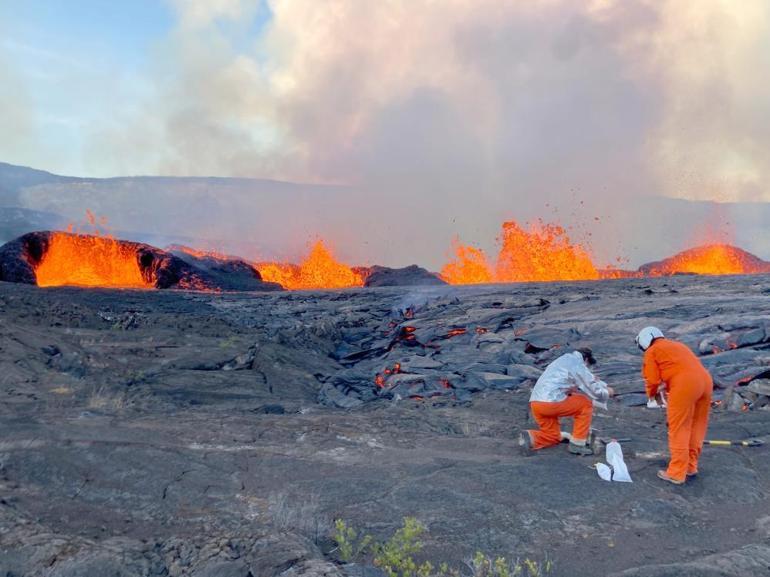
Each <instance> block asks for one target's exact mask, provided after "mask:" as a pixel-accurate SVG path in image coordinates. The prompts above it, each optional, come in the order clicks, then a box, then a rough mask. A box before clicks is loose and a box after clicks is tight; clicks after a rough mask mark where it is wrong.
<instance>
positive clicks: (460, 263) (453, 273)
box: [440, 239, 493, 284]
mask: <svg viewBox="0 0 770 577" xmlns="http://www.w3.org/2000/svg"><path fill="white" fill-rule="evenodd" d="M452 245H453V247H452V248H453V249H454V251H455V257H454V260H452V261H450V262H448V263H447V264H445V265H444V268H442V269H441V273H440V274H441V278H442V279H444V280H445V281H446V282H448V283H449V284H483V283H490V282H493V279H492V270H491V268H490V266H489V263H488V262H487V257H486V255H485V254H484V251H483V250H481V249H479V248H475V247H472V246H466V245H463V244H460V242H459V241H458V240H457V239H455V240H454V241H453V242H452Z"/></svg>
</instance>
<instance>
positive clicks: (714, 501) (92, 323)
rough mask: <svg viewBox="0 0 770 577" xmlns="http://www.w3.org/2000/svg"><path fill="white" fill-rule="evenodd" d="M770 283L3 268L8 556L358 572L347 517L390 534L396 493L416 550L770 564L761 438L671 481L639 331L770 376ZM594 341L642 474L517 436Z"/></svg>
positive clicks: (598, 568) (230, 572)
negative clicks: (156, 285)
mask: <svg viewBox="0 0 770 577" xmlns="http://www.w3.org/2000/svg"><path fill="white" fill-rule="evenodd" d="M769 287H770V282H769V281H768V277H766V276H755V277H732V278H696V277H675V278H668V279H635V280H618V281H603V282H599V283H573V284H544V285H508V286H485V287H426V288H424V289H418V288H414V287H412V288H402V289H399V288H381V289H361V290H350V291H342V292H315V293H305V292H302V293H300V292H287V293H265V294H256V293H246V294H205V293H184V292H161V291H146V292H123V291H95V290H77V289H55V290H41V289H38V288H36V287H32V286H22V285H11V284H5V283H0V575H3V576H11V575H13V576H20V575H45V576H57V577H64V576H68V577H75V576H89V577H90V576H94V577H96V576H100V577H101V576H107V575H110V576H151V575H158V576H162V575H172V576H173V575H194V576H212V577H213V576H222V577H230V576H232V577H247V576H249V575H251V576H253V577H262V576H270V575H281V576H284V577H288V576H299V575H306V576H320V575H326V576H337V575H345V574H350V575H359V574H365V573H366V571H365V570H364V568H362V567H361V566H356V567H353V568H351V567H346V566H342V565H339V564H337V563H336V561H337V553H336V552H335V551H334V550H333V544H332V543H331V542H330V541H329V534H330V528H331V523H332V520H333V519H335V518H342V519H345V520H346V521H348V522H349V523H350V524H352V525H354V526H355V527H358V528H361V529H363V530H365V531H368V532H370V533H372V534H373V535H374V536H376V537H378V538H384V537H386V536H387V535H389V534H391V533H392V532H393V530H394V529H395V528H397V527H398V526H399V525H400V523H401V521H402V519H403V518H404V517H405V516H415V517H417V518H418V519H420V520H421V521H422V522H423V523H424V524H425V525H426V526H427V528H428V530H429V534H428V535H427V537H426V538H425V539H424V541H425V545H426V548H425V550H424V556H425V557H426V558H429V559H431V560H433V561H434V562H435V561H441V560H446V561H448V562H449V563H450V564H454V565H455V566H458V567H461V568H462V567H463V563H464V562H465V561H466V560H467V559H468V558H470V557H471V556H472V555H473V553H474V552H475V551H477V550H481V551H484V552H486V553H488V554H490V555H497V554H500V555H505V556H508V557H511V558H515V557H520V558H525V557H526V558H532V559H537V560H543V559H545V558H546V557H547V558H548V559H551V560H552V561H553V565H554V568H553V570H552V571H551V573H550V575H557V576H574V575H613V574H615V575H626V576H630V575H633V576H645V577H651V576H664V575H702V576H712V575H714V576H716V575H720V576H733V575H734V576H738V575H741V576H743V575H765V574H770V502H769V501H768V494H769V492H770V458H768V453H770V449H768V446H770V445H765V446H762V447H752V448H741V447H735V448H706V449H705V454H704V456H703V459H702V472H701V475H700V476H699V477H698V478H696V479H695V480H693V481H689V482H688V483H687V485H686V486H684V487H674V486H670V485H666V484H664V483H662V482H660V481H659V480H658V479H656V477H655V472H656V470H657V469H658V468H660V467H661V466H662V465H663V464H664V462H665V449H666V445H665V441H664V437H665V424H664V414H663V412H662V411H661V410H653V409H647V408H645V407H643V406H639V403H640V402H641V401H642V400H643V399H642V395H640V394H639V393H640V392H641V391H642V390H643V386H642V382H641V379H640V377H639V374H638V373H639V365H640V354H639V351H638V350H636V349H635V346H634V343H633V337H634V335H635V333H636V331H637V330H638V329H639V328H641V327H642V326H644V325H647V324H657V325H658V326H660V327H661V328H663V329H664V330H665V331H667V332H668V333H669V334H670V335H671V336H675V337H678V338H681V339H683V340H684V341H685V342H687V343H688V344H689V345H690V346H692V347H693V348H694V349H695V350H697V351H699V352H700V353H701V354H703V357H702V358H703V360H704V363H706V364H707V366H708V367H709V368H710V370H711V371H712V373H713V374H714V376H715V380H716V381H717V383H718V384H719V385H720V386H722V387H729V386H732V385H735V384H736V383H738V382H739V381H742V382H746V381H747V380H748V379H750V378H753V377H756V376H761V375H762V373H763V372H764V371H767V370H768V369H770V350H769V349H770V338H769V337H770V301H768V292H769V290H768V289H769ZM584 345H588V346H592V347H593V348H594V352H595V355H596V357H597V359H598V361H599V367H598V373H599V374H600V375H601V376H602V377H603V378H604V379H606V380H607V382H608V383H610V384H611V385H612V386H614V387H615V388H616V389H617V390H618V391H619V393H621V394H620V395H619V396H618V397H617V398H616V399H615V400H613V402H611V403H610V406H609V410H608V411H607V412H604V413H599V414H598V415H597V416H596V419H595V427H596V428H597V429H598V430H599V433H600V434H601V435H604V436H622V437H629V438H630V439H631V440H630V441H628V442H625V443H623V446H624V450H625V453H626V457H627V463H628V465H629V469H630V471H631V475H632V477H633V479H634V483H633V484H622V483H607V482H604V481H601V480H600V479H599V477H598V476H597V474H596V472H595V471H594V470H592V469H591V467H590V466H591V465H592V464H593V463H594V462H596V461H597V460H599V458H578V457H573V456H570V455H568V454H567V452H566V450H565V448H564V447H557V448H554V449H549V450H546V451H542V452H540V453H538V454H537V455H535V456H532V457H524V456H522V455H520V454H519V452H518V450H517V444H516V438H517V435H518V433H519V431H520V430H521V429H522V428H526V427H527V426H530V423H529V422H528V412H527V397H528V391H529V389H530V387H531V384H532V382H533V380H534V379H535V378H536V377H537V374H538V373H539V370H540V369H542V367H543V366H544V365H545V364H547V362H548V361H549V360H550V359H552V358H554V357H555V356H557V355H558V354H561V353H562V352H564V351H566V350H569V348H570V347H574V346H584ZM396 366H398V367H399V368H397V369H396V370H392V369H393V368H394V367H396ZM386 369H387V370H388V371H390V373H388V372H387V371H386ZM377 374H380V375H381V377H382V378H381V380H380V383H381V385H382V386H381V387H378V386H377V385H375V377H376V375H377ZM742 388H743V387H742ZM725 404H726V403H725ZM723 406H724V404H723ZM341 407H348V408H341ZM734 408H735V407H734ZM709 436H710V437H713V438H735V439H746V438H765V439H769V440H770V412H768V411H767V410H766V409H759V408H757V409H756V410H746V411H740V410H738V411H729V410H723V409H718V410H715V411H714V413H713V418H712V425H711V429H710V433H709ZM466 573H467V570H466Z"/></svg>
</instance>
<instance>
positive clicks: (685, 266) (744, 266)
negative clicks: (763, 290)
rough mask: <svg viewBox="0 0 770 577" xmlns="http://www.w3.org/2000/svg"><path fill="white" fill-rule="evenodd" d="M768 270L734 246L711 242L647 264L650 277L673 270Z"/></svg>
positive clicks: (697, 271)
mask: <svg viewBox="0 0 770 577" xmlns="http://www.w3.org/2000/svg"><path fill="white" fill-rule="evenodd" d="M764 272H770V265H768V263H766V262H764V261H762V260H760V259H758V258H756V257H755V256H754V255H752V254H750V253H747V252H746V251H743V250H741V249H739V248H737V247H734V246H731V245H728V244H712V245H706V246H699V247H696V248H691V249H689V250H686V251H684V252H680V253H679V254H676V255H674V256H672V257H671V258H667V259H666V260H663V261H660V262H659V263H654V264H652V265H650V266H649V269H648V270H647V273H648V274H649V275H650V276H664V275H670V274H676V273H695V274H709V275H725V274H756V273H764Z"/></svg>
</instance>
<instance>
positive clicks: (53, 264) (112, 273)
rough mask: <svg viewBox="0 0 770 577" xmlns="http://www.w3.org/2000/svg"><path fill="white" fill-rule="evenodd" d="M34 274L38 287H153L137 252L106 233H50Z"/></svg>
mask: <svg viewBox="0 0 770 577" xmlns="http://www.w3.org/2000/svg"><path fill="white" fill-rule="evenodd" d="M35 275H36V276H37V284H38V286H41V287H48V286H82V287H110V288H153V284H152V283H151V282H148V281H147V279H145V278H144V276H143V275H142V271H141V270H140V269H139V262H138V261H137V256H136V251H134V250H132V249H131V248H130V247H126V246H124V245H121V244H120V243H119V242H118V241H116V240H115V239H113V238H111V237H106V236H84V235H78V234H70V233H61V232H56V233H53V234H52V236H51V240H50V244H49V246H48V250H47V251H46V252H45V254H44V255H43V258H42V259H41V261H40V264H38V265H37V267H36V268H35Z"/></svg>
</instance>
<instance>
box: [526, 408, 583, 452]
mask: <svg viewBox="0 0 770 577" xmlns="http://www.w3.org/2000/svg"><path fill="white" fill-rule="evenodd" d="M529 406H530V408H531V409H532V416H533V417H534V418H535V421H536V422H537V424H538V426H539V427H540V430H530V431H529V434H530V436H531V437H532V447H533V448H534V449H542V448H544V447H550V446H552V445H557V444H559V442H560V441H561V429H560V428H559V419H560V418H561V417H574V419H575V422H574V425H573V427H572V438H573V440H575V441H580V440H586V439H587V438H588V432H589V430H590V429H591V417H592V416H593V403H592V402H591V399H589V398H588V397H586V396H585V395H570V396H569V397H567V398H566V399H564V400H563V401H560V402H558V403H545V402H542V401H533V402H531V403H530V404H529Z"/></svg>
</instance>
